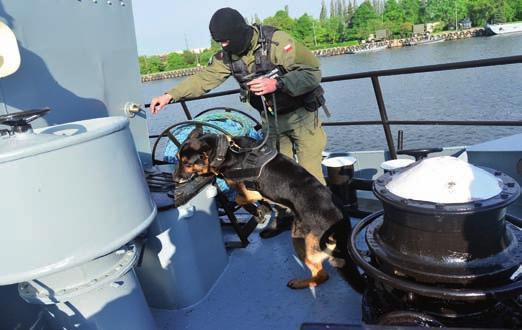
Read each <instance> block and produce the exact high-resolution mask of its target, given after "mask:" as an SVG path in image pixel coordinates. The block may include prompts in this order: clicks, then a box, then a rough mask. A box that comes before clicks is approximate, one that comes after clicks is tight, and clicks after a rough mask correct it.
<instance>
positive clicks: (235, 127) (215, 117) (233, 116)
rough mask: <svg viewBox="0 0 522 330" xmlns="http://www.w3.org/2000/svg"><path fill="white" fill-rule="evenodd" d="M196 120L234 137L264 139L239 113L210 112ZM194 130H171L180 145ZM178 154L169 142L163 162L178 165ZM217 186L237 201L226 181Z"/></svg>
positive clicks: (209, 129) (208, 129)
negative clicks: (214, 126) (220, 129)
mask: <svg viewBox="0 0 522 330" xmlns="http://www.w3.org/2000/svg"><path fill="white" fill-rule="evenodd" d="M195 120H198V121H202V122H205V123H209V124H214V125H216V126H218V127H220V128H222V129H224V130H225V131H227V132H228V133H229V134H230V135H232V136H248V137H251V138H253V139H256V140H262V139H263V135H262V134H261V132H258V131H256V130H255V129H254V126H255V125H256V124H255V123H254V122H253V121H252V119H250V118H248V117H247V116H245V115H242V114H241V113H238V112H224V111H219V112H217V111H209V112H206V113H204V114H202V115H201V116H198V117H197V118H195ZM194 128H195V126H194V125H183V126H177V127H174V128H173V129H172V130H171V133H172V135H174V136H175V137H176V139H178V141H179V142H180V143H183V141H185V140H186V139H187V137H188V135H189V134H190V132H192V130H193V129H194ZM202 128H203V132H205V133H216V134H223V133H222V132H220V131H218V130H217V129H214V128H212V127H208V126H204V125H202ZM177 152H178V147H177V146H176V145H175V144H174V143H173V142H172V141H170V140H169V141H168V142H167V146H166V147H165V152H164V155H163V160H165V161H168V162H172V163H174V164H177V162H178V159H177V158H176V154H177ZM217 185H218V186H219V189H220V190H221V191H222V192H224V193H225V195H226V196H227V198H228V200H230V201H233V200H234V199H235V197H236V192H235V191H234V190H233V189H231V188H230V187H229V186H228V185H227V184H226V183H225V181H224V180H222V179H217Z"/></svg>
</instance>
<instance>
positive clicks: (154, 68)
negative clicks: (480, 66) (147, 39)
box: [147, 55, 165, 73]
mask: <svg viewBox="0 0 522 330" xmlns="http://www.w3.org/2000/svg"><path fill="white" fill-rule="evenodd" d="M147 68H148V70H147V71H148V73H154V72H163V71H165V64H164V63H163V61H162V60H161V58H160V57H159V56H157V55H154V56H150V57H147Z"/></svg>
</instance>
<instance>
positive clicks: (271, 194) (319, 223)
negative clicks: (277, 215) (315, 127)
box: [174, 129, 364, 292]
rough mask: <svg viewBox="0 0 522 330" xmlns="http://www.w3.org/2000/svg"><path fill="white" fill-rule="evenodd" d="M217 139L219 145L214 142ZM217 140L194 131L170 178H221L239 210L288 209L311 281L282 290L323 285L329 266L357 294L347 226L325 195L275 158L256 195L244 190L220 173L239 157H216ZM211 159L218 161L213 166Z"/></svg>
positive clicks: (359, 286) (246, 141) (241, 142)
mask: <svg viewBox="0 0 522 330" xmlns="http://www.w3.org/2000/svg"><path fill="white" fill-rule="evenodd" d="M220 139H221V140H220ZM222 139H223V136H219V135H216V134H203V133H202V132H201V130H198V129H195V130H194V131H192V132H191V134H190V135H189V137H188V138H187V140H186V141H185V142H184V143H183V145H182V146H181V148H180V150H179V153H178V158H179V160H180V163H179V165H178V168H177V171H176V172H175V173H174V179H175V181H177V182H182V181H184V180H188V179H189V178H190V177H191V176H192V175H193V174H199V175H221V176H224V178H225V180H226V181H227V183H228V184H229V185H230V186H232V187H234V188H235V189H237V191H238V197H237V199H236V202H237V203H238V204H240V205H243V204H246V203H253V202H255V201H259V200H265V201H270V202H271V203H277V204H280V205H283V206H285V207H287V208H289V209H291V210H292V211H293V213H294V215H295V220H294V221H293V225H292V239H293V245H294V249H295V252H296V254H297V256H298V257H299V258H300V259H301V260H302V261H303V263H304V264H305V265H306V266H307V267H308V268H309V269H310V271H311V273H312V276H311V277H310V278H305V279H292V280H290V281H289V282H288V286H289V287H290V288H293V289H302V288H308V287H314V286H317V285H319V284H321V283H324V282H325V281H326V280H328V273H327V272H326V271H325V269H324V268H323V262H324V261H325V260H327V259H328V260H329V261H330V263H331V264H332V265H333V266H334V267H336V268H337V269H338V270H339V271H340V273H341V275H342V276H343V278H344V279H345V280H347V281H348V283H349V284H350V285H351V286H352V287H353V288H354V289H355V290H356V291H358V292H361V291H362V290H363V288H364V280H363V278H362V276H361V275H360V274H359V272H358V270H357V267H356V266H355V264H354V263H353V261H352V260H351V258H350V257H349V255H348V252H347V244H348V235H349V233H350V231H351V226H350V224H349V221H346V220H345V219H344V218H343V215H342V213H341V211H340V210H339V209H338V208H337V207H336V206H335V205H334V203H333V201H332V195H331V192H330V190H329V189H328V188H327V187H325V186H324V185H322V184H321V183H320V182H319V181H318V180H317V179H316V178H315V177H314V176H313V175H311V174H310V173H308V172H307V171H306V170H305V169H304V168H303V167H301V166H299V165H298V164H297V163H296V162H295V161H293V160H292V159H290V158H288V157H286V156H284V155H282V154H277V155H275V157H274V158H273V159H272V160H270V161H269V162H268V163H266V165H265V166H264V167H263V169H262V171H261V173H260V174H259V176H258V177H257V179H256V180H255V181H256V182H255V183H256V184H255V187H256V190H255V191H253V190H249V189H247V188H246V187H245V183H244V182H243V181H236V180H230V179H229V178H227V176H226V175H224V173H227V170H228V169H230V168H233V167H234V166H235V167H237V164H238V163H241V162H242V161H243V159H242V158H243V157H245V153H237V152H232V151H231V150H230V149H227V151H226V152H224V153H223V152H221V155H219V153H218V148H219V144H220V143H222ZM232 141H233V143H235V144H236V145H237V146H239V147H241V148H251V147H253V146H255V144H256V143H257V141H255V140H253V139H250V138H246V137H235V138H233V140H232ZM216 158H221V159H220V161H219V162H216V161H215V160H216Z"/></svg>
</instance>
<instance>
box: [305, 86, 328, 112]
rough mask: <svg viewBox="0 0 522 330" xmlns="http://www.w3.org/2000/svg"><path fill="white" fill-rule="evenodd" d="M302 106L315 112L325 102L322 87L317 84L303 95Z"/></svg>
mask: <svg viewBox="0 0 522 330" xmlns="http://www.w3.org/2000/svg"><path fill="white" fill-rule="evenodd" d="M303 102H304V107H305V109H306V110H308V111H310V112H315V111H317V109H319V108H320V107H322V106H323V105H324V104H325V103H326V99H325V98H324V89H323V87H321V86H319V87H317V88H316V89H314V90H313V91H311V92H310V93H308V94H306V95H304V97H303Z"/></svg>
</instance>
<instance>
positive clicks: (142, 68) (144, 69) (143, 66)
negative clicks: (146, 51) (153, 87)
mask: <svg viewBox="0 0 522 330" xmlns="http://www.w3.org/2000/svg"><path fill="white" fill-rule="evenodd" d="M138 63H139V64H140V73H141V74H147V73H149V71H148V70H149V69H148V67H147V57H146V56H139V57H138Z"/></svg>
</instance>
